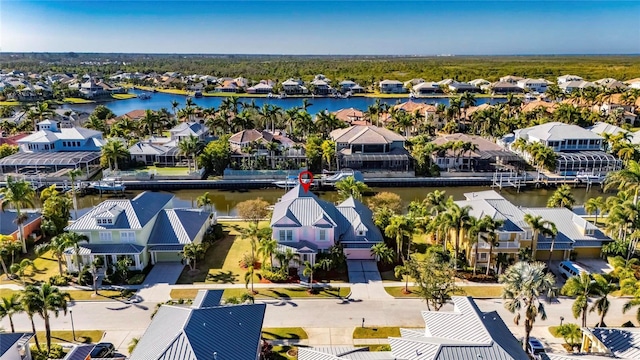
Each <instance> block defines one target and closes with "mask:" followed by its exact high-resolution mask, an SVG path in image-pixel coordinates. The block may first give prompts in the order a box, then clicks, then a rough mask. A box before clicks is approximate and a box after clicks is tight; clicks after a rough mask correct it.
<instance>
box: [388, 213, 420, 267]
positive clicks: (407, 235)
mask: <svg viewBox="0 0 640 360" xmlns="http://www.w3.org/2000/svg"><path fill="white" fill-rule="evenodd" d="M412 230H413V221H412V220H411V219H410V218H409V217H407V216H403V215H396V216H394V217H392V218H391V221H390V222H389V225H388V226H387V227H386V228H385V229H384V233H385V235H386V236H387V237H389V238H391V239H393V240H395V242H396V254H397V260H398V262H400V259H401V258H402V257H403V256H402V249H403V248H404V242H405V239H407V240H408V241H411V234H412V233H413V232H412ZM409 247H410V245H409ZM408 255H409V251H407V259H408V258H409V257H408Z"/></svg>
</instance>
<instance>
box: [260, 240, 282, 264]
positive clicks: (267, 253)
mask: <svg viewBox="0 0 640 360" xmlns="http://www.w3.org/2000/svg"><path fill="white" fill-rule="evenodd" d="M277 249H278V242H277V241H276V239H273V238H270V237H269V238H264V239H261V240H260V242H259V243H258V251H257V252H258V254H259V255H262V256H263V258H262V261H263V262H264V261H265V260H266V259H269V265H270V266H273V254H274V253H275V252H276V250H277Z"/></svg>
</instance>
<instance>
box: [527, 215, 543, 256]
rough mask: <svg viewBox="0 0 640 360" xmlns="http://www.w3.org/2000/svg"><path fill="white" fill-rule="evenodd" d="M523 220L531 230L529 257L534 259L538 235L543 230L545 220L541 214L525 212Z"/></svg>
mask: <svg viewBox="0 0 640 360" xmlns="http://www.w3.org/2000/svg"><path fill="white" fill-rule="evenodd" d="M524 221H525V222H526V223H527V225H529V227H530V228H531V230H532V232H533V234H532V236H531V258H532V259H533V260H534V261H535V259H536V251H537V250H538V236H540V232H541V231H542V230H544V228H545V224H546V223H547V221H546V220H543V219H542V216H539V215H531V214H525V215H524Z"/></svg>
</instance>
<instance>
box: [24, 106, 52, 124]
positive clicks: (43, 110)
mask: <svg viewBox="0 0 640 360" xmlns="http://www.w3.org/2000/svg"><path fill="white" fill-rule="evenodd" d="M47 115H53V109H50V108H49V103H48V102H46V101H44V102H38V103H37V104H36V106H35V107H33V108H32V109H30V110H29V113H28V114H27V116H28V117H29V118H30V119H32V120H33V131H37V130H38V127H37V125H36V123H37V121H42V120H44V118H45V117H46V116H47Z"/></svg>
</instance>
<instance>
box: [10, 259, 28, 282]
mask: <svg viewBox="0 0 640 360" xmlns="http://www.w3.org/2000/svg"><path fill="white" fill-rule="evenodd" d="M29 268H31V269H33V261H31V260H30V259H22V260H21V261H20V262H19V263H13V264H11V266H10V267H9V271H11V273H13V274H14V275H17V276H18V278H19V279H20V282H22V284H23V285H24V279H23V277H24V274H25V272H26V271H27V270H29Z"/></svg>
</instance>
